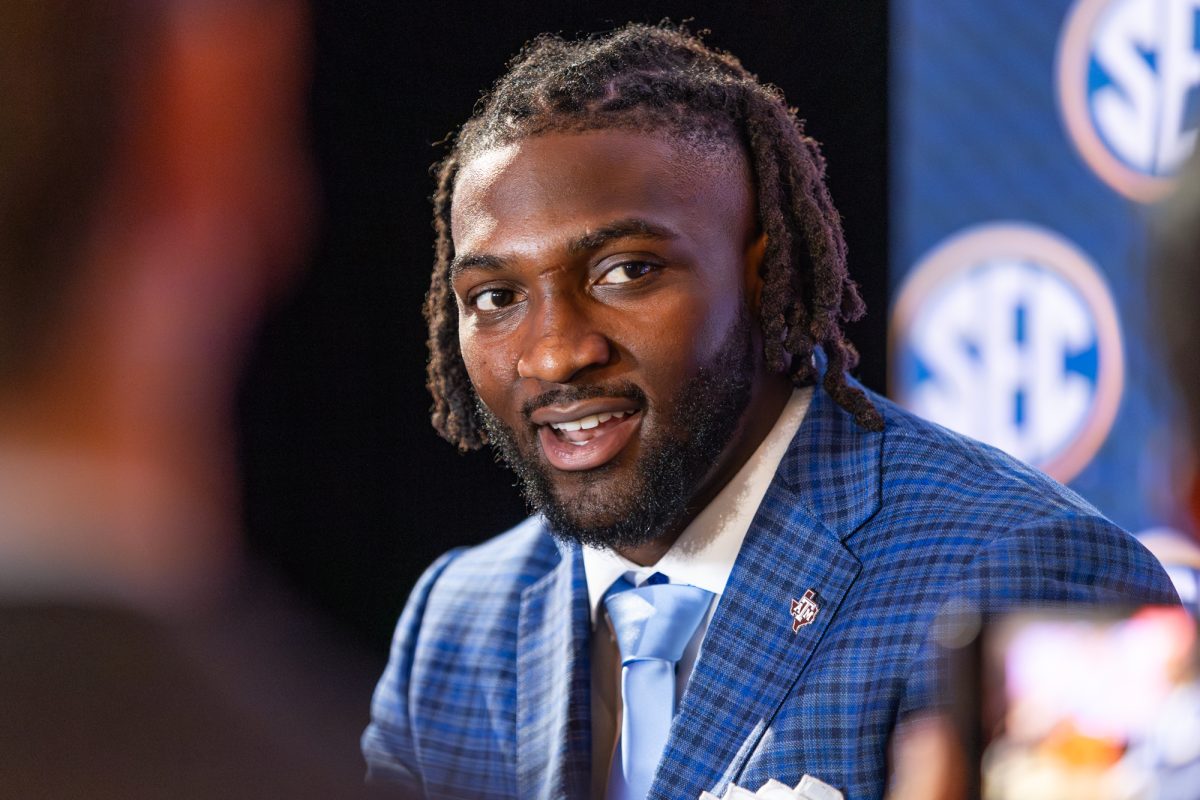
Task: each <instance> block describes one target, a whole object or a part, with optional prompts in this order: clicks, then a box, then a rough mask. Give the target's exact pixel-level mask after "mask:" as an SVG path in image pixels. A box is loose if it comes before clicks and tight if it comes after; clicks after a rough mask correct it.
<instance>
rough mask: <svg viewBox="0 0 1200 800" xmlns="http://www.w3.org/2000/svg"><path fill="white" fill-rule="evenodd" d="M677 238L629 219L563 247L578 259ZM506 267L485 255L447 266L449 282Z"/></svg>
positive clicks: (465, 257) (456, 260)
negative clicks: (632, 242) (613, 247)
mask: <svg viewBox="0 0 1200 800" xmlns="http://www.w3.org/2000/svg"><path fill="white" fill-rule="evenodd" d="M678 238H679V235H678V234H677V233H675V232H674V231H672V230H670V229H669V228H664V227H663V226H661V225H656V224H654V223H653V222H649V221H647V220H644V219H639V218H637V217H631V218H629V219H622V220H617V221H616V222H610V223H608V224H607V225H603V226H601V227H599V228H597V229H596V230H594V231H588V232H587V233H585V234H582V235H580V236H577V237H575V238H574V239H572V240H571V241H570V242H568V243H567V252H568V253H570V254H571V255H579V254H580V253H586V252H588V251H591V250H599V249H600V248H601V247H604V246H605V245H606V244H609V243H610V242H614V241H617V240H618V239H653V240H657V241H671V240H673V239H678ZM508 265H509V260H508V259H506V258H504V257H502V256H494V255H488V254H486V253H464V254H462V255H460V256H455V257H454V259H453V260H452V261H451V262H450V280H454V278H455V277H457V276H458V275H459V274H460V273H462V272H465V271H466V270H468V269H481V270H484V271H485V272H499V271H501V270H503V269H506V268H507V267H508Z"/></svg>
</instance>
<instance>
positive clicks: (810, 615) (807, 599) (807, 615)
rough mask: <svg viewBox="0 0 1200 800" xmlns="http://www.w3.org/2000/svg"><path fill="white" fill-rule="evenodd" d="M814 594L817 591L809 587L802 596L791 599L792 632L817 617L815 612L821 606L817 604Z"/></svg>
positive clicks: (815, 594)
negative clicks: (797, 598)
mask: <svg viewBox="0 0 1200 800" xmlns="http://www.w3.org/2000/svg"><path fill="white" fill-rule="evenodd" d="M816 596H817V593H816V592H814V591H813V590H812V589H809V590H808V591H806V592H805V593H804V597H801V598H800V599H799V600H792V633H795V632H797V631H798V630H800V629H801V628H803V627H804V626H805V625H808V624H810V623H811V622H812V621H813V620H814V619H816V618H817V612H818V611H820V610H821V608H820V607H819V606H818V605H817V601H816V599H815V598H816Z"/></svg>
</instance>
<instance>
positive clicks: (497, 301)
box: [468, 289, 517, 311]
mask: <svg viewBox="0 0 1200 800" xmlns="http://www.w3.org/2000/svg"><path fill="white" fill-rule="evenodd" d="M516 299H517V293H516V292H514V291H513V290H512V289H484V290H483V291H482V292H480V293H479V294H477V295H474V296H473V297H471V298H470V300H468V303H469V304H470V305H472V306H474V307H475V308H477V309H478V310H480V311H499V310H500V309H502V308H504V307H505V306H510V305H512V304H513V303H514V302H515V301H516Z"/></svg>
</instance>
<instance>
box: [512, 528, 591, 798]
mask: <svg viewBox="0 0 1200 800" xmlns="http://www.w3.org/2000/svg"><path fill="white" fill-rule="evenodd" d="M556 545H557V546H558V549H559V552H560V556H561V558H560V560H559V562H558V564H557V566H555V567H554V568H553V569H552V570H551V571H550V572H548V573H547V574H546V575H545V576H544V577H543V578H541V579H540V580H539V581H538V582H537V583H534V584H533V585H531V586H529V587H528V588H527V589H525V591H523V592H522V593H521V611H520V619H519V622H518V626H517V639H518V641H517V654H518V655H517V790H518V796H519V797H521V798H559V797H572V798H574V797H586V795H587V793H588V791H589V781H590V778H591V756H592V753H591V738H592V726H591V714H590V707H591V683H590V681H591V674H590V671H589V669H588V660H589V659H588V637H589V635H590V627H591V626H590V622H589V618H588V594H587V582H586V579H585V578H584V574H583V558H582V555H581V553H580V551H579V548H578V547H574V546H572V545H567V544H561V543H558V542H556ZM568 620H569V624H563V623H564V621H568Z"/></svg>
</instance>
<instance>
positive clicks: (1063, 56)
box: [1057, 0, 1200, 203]
mask: <svg viewBox="0 0 1200 800" xmlns="http://www.w3.org/2000/svg"><path fill="white" fill-rule="evenodd" d="M1057 72H1058V100H1059V108H1060V110H1061V112H1062V116H1063V120H1064V123H1065V126H1066V129H1067V132H1068V134H1069V136H1070V139H1071V141H1072V142H1073V143H1074V145H1075V147H1076V148H1077V149H1078V150H1079V152H1080V154H1081V155H1082V156H1083V159H1084V161H1086V162H1087V164H1088V166H1090V167H1091V168H1092V170H1093V171H1095V172H1096V174H1097V175H1099V176H1100V178H1101V179H1102V180H1103V181H1104V182H1105V183H1107V184H1108V185H1110V186H1112V187H1113V188H1114V189H1116V190H1117V191H1118V192H1120V193H1122V194H1124V195H1125V196H1127V197H1130V198H1133V199H1134V200H1138V201H1141V202H1144V203H1145V202H1153V201H1155V200H1158V199H1160V198H1161V197H1162V196H1163V195H1164V194H1165V193H1166V192H1167V191H1168V190H1169V189H1170V186H1171V178H1172V177H1173V176H1174V175H1175V173H1176V171H1177V170H1178V169H1179V167H1180V166H1182V164H1183V163H1184V162H1185V161H1186V160H1187V158H1188V156H1189V155H1190V154H1191V152H1192V150H1193V149H1194V147H1195V143H1196V130H1197V127H1200V0H1078V2H1076V3H1075V5H1074V6H1073V7H1072V9H1071V11H1070V13H1069V14H1068V15H1067V19H1066V23H1065V25H1064V27H1063V32H1062V35H1061V37H1060V39H1059V46H1058V66H1057Z"/></svg>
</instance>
